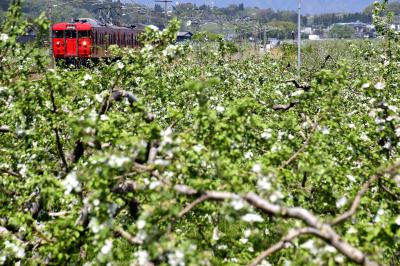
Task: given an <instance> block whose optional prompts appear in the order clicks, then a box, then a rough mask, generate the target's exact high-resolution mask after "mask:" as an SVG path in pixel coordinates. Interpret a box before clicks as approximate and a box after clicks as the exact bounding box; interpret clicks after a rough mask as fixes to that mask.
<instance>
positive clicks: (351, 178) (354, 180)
mask: <svg viewBox="0 0 400 266" xmlns="http://www.w3.org/2000/svg"><path fill="white" fill-rule="evenodd" d="M346 177H347V179H348V180H350V181H351V182H353V183H354V182H356V178H355V177H354V176H353V175H347V176H346Z"/></svg>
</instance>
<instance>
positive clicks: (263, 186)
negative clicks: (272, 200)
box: [257, 176, 272, 191]
mask: <svg viewBox="0 0 400 266" xmlns="http://www.w3.org/2000/svg"><path fill="white" fill-rule="evenodd" d="M257 188H258V189H260V190H266V191H269V190H271V188H272V184H271V182H270V180H269V178H267V177H265V176H264V177H262V178H261V179H259V180H258V181H257Z"/></svg>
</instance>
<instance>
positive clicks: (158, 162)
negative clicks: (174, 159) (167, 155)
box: [154, 159, 171, 166]
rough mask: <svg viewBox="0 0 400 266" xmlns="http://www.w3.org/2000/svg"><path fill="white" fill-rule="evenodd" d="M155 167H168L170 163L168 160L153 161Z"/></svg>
mask: <svg viewBox="0 0 400 266" xmlns="http://www.w3.org/2000/svg"><path fill="white" fill-rule="evenodd" d="M154 164H155V165H160V166H168V165H170V164H171V161H169V160H164V159H157V160H155V161H154Z"/></svg>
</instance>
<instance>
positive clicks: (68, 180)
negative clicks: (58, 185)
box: [62, 171, 81, 195]
mask: <svg viewBox="0 0 400 266" xmlns="http://www.w3.org/2000/svg"><path fill="white" fill-rule="evenodd" d="M62 184H63V186H64V188H65V195H68V194H70V193H71V192H72V191H76V192H79V191H81V184H80V183H79V181H78V178H77V175H76V171H72V172H70V173H69V174H68V175H67V176H66V177H65V179H64V180H63V181H62Z"/></svg>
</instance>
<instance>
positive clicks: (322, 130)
mask: <svg viewBox="0 0 400 266" xmlns="http://www.w3.org/2000/svg"><path fill="white" fill-rule="evenodd" d="M321 133H322V134H324V135H328V134H329V128H327V127H323V128H321Z"/></svg>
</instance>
